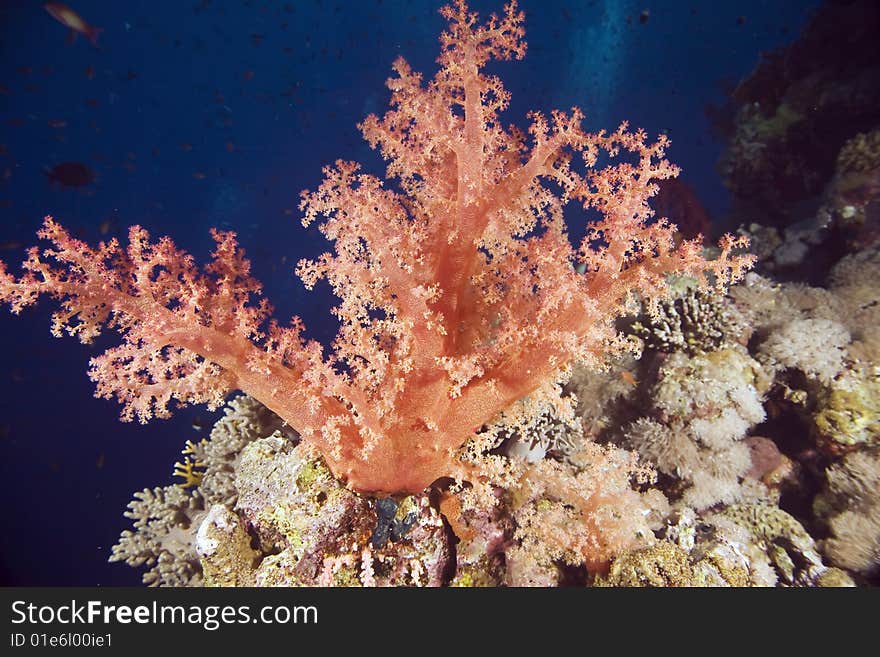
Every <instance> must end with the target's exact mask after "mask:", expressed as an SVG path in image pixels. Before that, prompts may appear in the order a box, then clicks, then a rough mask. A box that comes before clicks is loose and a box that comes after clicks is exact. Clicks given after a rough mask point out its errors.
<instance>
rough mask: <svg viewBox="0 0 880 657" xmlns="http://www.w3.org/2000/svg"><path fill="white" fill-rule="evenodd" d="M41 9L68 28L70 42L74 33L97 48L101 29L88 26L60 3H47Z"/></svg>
mask: <svg viewBox="0 0 880 657" xmlns="http://www.w3.org/2000/svg"><path fill="white" fill-rule="evenodd" d="M43 9H45V10H46V11H48V12H49V14H50V15H51V16H52V18H54V19H55V20H56V21H58V22H59V23H61V24H62V25H64V26H65V27H69V28H70V37H71V41H72V40H73V39H75V38H76V33H77V32H79V33H80V34H83V35H85V37H86V38H87V39H88V40H89V41H91V42H92V45H93V46H95V48H97V47H98V35H99V34H100V33H101V32H103V31H104V30H103V28H100V27H93V26H91V25H89V24H88V23H86V22H85V21H84V20H83V19H82V18H80V16H79V14H77V13H76V12H75V11H74V10H73V9H71V8H70V7H68V6H67V5H65V4H63V3H61V2H47V3H46V4H44V5H43Z"/></svg>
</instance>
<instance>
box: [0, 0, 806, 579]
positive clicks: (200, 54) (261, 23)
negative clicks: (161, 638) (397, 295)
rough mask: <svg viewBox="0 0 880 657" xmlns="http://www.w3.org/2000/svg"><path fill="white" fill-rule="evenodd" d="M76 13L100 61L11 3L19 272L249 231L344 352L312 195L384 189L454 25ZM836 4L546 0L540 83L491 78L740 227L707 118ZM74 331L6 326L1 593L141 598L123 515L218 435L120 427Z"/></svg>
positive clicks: (0, 238) (187, 414) (7, 29)
mask: <svg viewBox="0 0 880 657" xmlns="http://www.w3.org/2000/svg"><path fill="white" fill-rule="evenodd" d="M68 4H69V5H70V6H71V7H72V8H73V9H74V10H75V11H77V12H78V13H79V15H80V16H82V18H83V19H84V20H86V21H87V22H89V23H91V24H93V25H96V26H100V27H102V28H104V32H103V33H102V34H101V35H100V37H99V44H100V48H99V49H96V48H94V47H92V46H91V45H90V44H89V43H88V41H87V40H85V39H84V38H82V37H79V38H78V39H76V41H75V42H73V43H68V40H67V37H68V34H67V30H66V29H65V28H64V27H63V26H62V25H61V24H59V23H58V22H57V21H56V20H54V19H53V18H52V17H51V16H50V15H49V14H48V12H46V11H45V10H44V9H43V7H42V3H41V2H30V1H23V0H18V1H16V0H3V1H2V2H0V7H2V9H0V144H2V148H0V174H2V175H0V248H2V251H0V257H2V259H3V260H5V261H6V262H7V264H9V265H10V267H11V268H12V269H13V271H18V268H17V265H18V263H19V262H20V261H21V259H22V257H23V250H24V247H25V246H28V245H30V244H33V243H34V237H33V234H34V232H35V231H36V230H37V228H38V227H39V225H40V223H41V220H42V217H43V216H44V215H46V214H53V215H54V216H56V217H57V218H58V220H59V221H61V222H62V223H63V224H64V225H65V226H67V227H68V228H70V229H71V230H72V231H74V233H75V234H77V235H79V236H81V237H83V238H84V239H87V240H88V241H90V242H92V243H95V242H97V241H98V240H99V239H102V238H103V239H106V238H107V237H109V236H112V235H120V236H123V235H124V234H125V229H126V227H127V226H128V225H130V224H134V223H137V224H141V225H143V226H144V227H146V228H147V229H148V230H149V231H150V232H151V233H152V234H153V235H154V236H159V235H165V234H169V235H171V236H173V238H174V239H175V241H176V243H177V244H178V245H179V246H180V247H181V248H184V249H186V250H188V251H190V252H192V253H194V254H196V256H197V257H199V258H200V259H203V258H204V257H205V256H206V255H207V253H208V251H209V249H210V247H211V241H210V238H209V236H208V228H209V227H211V226H220V227H223V228H230V229H234V230H235V231H237V232H238V234H239V237H240V241H241V243H242V245H243V246H244V247H245V249H246V250H247V252H248V254H249V255H250V257H251V258H252V259H253V262H254V270H255V273H256V275H257V277H258V278H259V279H261V280H262V281H263V282H264V283H265V285H266V290H267V292H268V295H269V298H270V299H271V300H272V302H273V303H274V304H275V306H276V308H277V309H278V310H277V316H278V317H279V318H280V319H282V320H286V319H287V318H288V317H289V316H290V315H291V314H293V313H298V314H300V315H301V316H302V317H303V318H304V319H305V321H306V324H307V326H308V327H309V330H310V335H312V336H316V337H319V338H321V339H326V338H327V337H328V335H330V334H332V331H333V326H332V324H331V323H330V322H328V321H327V308H328V304H329V299H328V298H327V296H326V291H324V293H322V292H321V291H319V292H318V293H307V292H306V291H305V290H304V289H303V287H302V285H301V283H300V282H299V281H298V280H297V279H296V278H295V277H293V275H292V268H293V266H294V265H295V263H296V262H297V260H298V259H299V258H301V257H304V256H315V255H317V254H318V253H320V252H321V251H322V250H324V249H326V246H327V245H326V243H325V242H323V240H322V239H321V238H320V236H319V235H318V233H317V231H316V230H315V229H314V228H311V229H309V230H305V229H303V228H302V227H301V226H300V225H299V213H298V211H297V209H296V207H297V202H298V195H299V192H300V190H302V189H305V188H310V189H313V188H314V187H315V186H317V184H318V183H319V181H320V178H321V167H322V166H324V165H326V164H329V163H331V162H333V161H334V160H335V159H337V158H344V159H354V160H358V161H361V162H362V163H364V164H365V166H366V168H367V170H369V171H373V172H376V173H379V172H381V171H382V167H381V161H380V160H379V158H378V157H377V155H376V154H375V153H374V152H372V151H370V150H369V148H368V147H367V145H366V144H365V142H363V140H362V139H361V138H360V135H359V133H358V131H357V129H356V127H355V124H356V123H357V122H358V121H360V120H361V119H363V117H364V116H365V115H366V114H368V113H370V112H381V111H383V109H384V107H385V104H386V101H387V97H388V94H387V90H386V89H385V87H384V81H385V79H386V78H387V77H388V76H389V73H390V65H391V62H392V61H393V60H394V58H395V57H396V56H398V55H403V56H405V57H406V59H407V60H408V61H409V62H410V64H411V65H412V66H413V67H414V68H415V69H416V70H421V71H423V72H425V73H426V74H427V77H429V76H430V75H432V74H433V72H434V69H435V65H434V59H435V57H436V56H437V53H438V46H437V36H438V35H439V33H440V31H441V30H442V29H443V27H444V21H443V20H442V18H441V17H440V16H439V15H438V13H437V8H438V7H439V4H440V3H435V2H428V1H415V0H413V1H409V2H407V1H404V0H384V1H381V2H376V1H375V0H374V1H367V0H364V1H362V2H333V1H329V0H328V1H324V2H320V1H319V2H301V1H296V0H289V1H288V2H284V1H279V2H266V1H260V0H253V1H242V0H227V1H225V2H224V1H221V0H215V1H213V2H198V0H187V1H178V0H164V1H155V0H153V1H131V2H110V1H109V0H104V1H102V0H71V2H70V3H68ZM815 4H816V3H815V2H797V1H794V0H785V1H782V0H780V1H770V2H766V1H761V2H758V1H757V0H749V1H748V2H737V3H726V2H715V1H713V0H700V1H694V2H649V1H643V2H634V1H632V0H596V1H593V2H550V1H548V0H524V1H523V2H522V3H521V7H522V8H523V9H524V10H525V11H526V16H527V17H526V38H527V41H528V44H529V48H528V53H527V56H526V59H525V60H524V61H521V62H513V63H503V64H498V65H494V66H493V67H492V71H493V72H495V73H497V74H498V75H500V76H501V77H502V79H503V80H504V83H505V85H506V87H507V88H508V89H509V90H510V91H511V92H513V102H512V106H511V109H510V111H509V112H508V114H507V122H515V123H517V124H519V125H520V126H522V127H525V120H524V115H525V113H526V112H527V111H528V110H529V109H542V110H545V111H548V110H550V109H552V108H554V107H558V108H562V109H568V108H570V107H571V106H573V105H578V106H580V107H582V108H583V109H584V110H585V112H586V113H587V116H588V120H587V124H588V127H589V128H590V129H598V128H599V127H608V128H614V127H616V125H617V124H618V123H619V121H620V120H622V119H628V120H630V122H631V123H632V125H634V126H641V127H644V128H645V129H646V130H648V132H649V133H651V134H656V133H658V132H660V131H667V132H668V134H669V135H670V137H671V138H672V149H671V151H670V153H669V156H670V159H672V160H673V161H674V162H676V163H677V164H679V165H681V166H682V167H683V178H684V179H685V180H687V181H689V182H690V183H691V184H692V185H693V186H694V187H695V188H696V189H697V191H698V192H699V194H700V196H701V198H702V200H703V202H704V203H705V204H706V206H707V207H708V208H709V209H710V211H711V212H712V214H713V216H714V217H716V219H717V220H719V221H720V220H721V219H722V218H723V215H724V212H725V211H726V208H727V198H726V195H725V193H724V190H723V187H722V185H721V181H720V179H719V178H718V176H717V174H716V173H715V171H714V165H715V162H716V160H717V158H718V156H719V154H720V152H721V147H722V144H721V143H720V142H719V141H718V140H717V139H716V138H715V137H713V135H712V133H711V131H710V128H709V123H708V120H707V119H706V118H705V116H704V107H705V105H706V104H707V103H709V102H714V103H720V102H721V101H722V100H723V97H722V94H721V92H720V89H721V88H722V86H723V83H724V81H725V80H726V81H735V80H737V79H739V78H741V77H743V76H744V75H746V74H748V73H749V72H750V71H751V70H752V69H753V68H754V66H755V65H756V63H757V61H758V56H759V53H760V52H761V51H763V50H768V49H770V48H773V47H776V46H778V45H781V44H785V43H787V42H789V41H790V40H791V39H793V38H794V36H795V35H796V33H797V32H798V31H799V30H800V28H801V27H802V26H803V25H804V23H805V22H806V19H807V18H808V16H809V13H810V11H811V10H812V8H813V7H814V6H815ZM500 5H501V3H500V0H499V1H498V2H494V1H493V2H489V1H483V0H481V1H479V2H473V3H472V8H473V9H475V10H478V11H480V12H481V13H483V14H485V13H486V12H487V11H500V9H501V7H500ZM643 10H648V11H649V16H648V20H647V22H645V23H641V22H640V21H639V13H640V12H641V11H643ZM87 71H91V72H93V75H92V76H90V75H87ZM90 77H91V79H90ZM50 122H51V123H53V124H54V125H56V126H57V125H60V124H59V122H64V123H65V127H52V125H50ZM64 161H79V162H82V163H84V164H86V165H88V166H89V167H91V168H93V169H94V171H95V172H96V174H97V175H98V179H97V181H96V182H95V183H94V184H93V185H90V186H89V187H88V188H85V189H58V188H53V187H51V186H50V185H49V182H48V180H47V178H46V177H45V175H44V170H45V169H46V168H50V167H52V166H54V165H55V164H58V163H60V162H64ZM576 214H577V213H576V212H573V214H572V217H574V218H575V219H576ZM575 230H579V229H575ZM51 310H52V304H51V302H48V301H47V302H44V303H41V304H40V305H39V307H38V308H36V309H31V310H28V311H26V312H24V313H23V314H22V316H21V317H18V318H14V317H12V316H10V315H9V314H8V313H7V312H5V310H4V311H3V312H0V335H2V339H3V348H2V350H0V381H2V386H3V388H2V393H0V409H2V412H0V454H2V456H0V501H2V509H3V513H2V525H0V527H2V529H0V583H3V584H19V585H22V584H27V585H58V584H63V585H73V584H76V585H114V584H132V583H137V582H139V580H140V574H139V573H137V572H135V571H134V570H132V569H130V568H128V567H126V566H124V565H119V564H107V563H106V559H107V556H108V554H109V550H110V546H111V545H112V544H113V543H114V542H115V540H116V537H117V536H118V534H119V532H120V530H122V529H123V528H126V527H128V526H129V521H128V520H127V519H125V518H124V517H123V516H122V512H123V510H124V509H125V506H126V504H127V503H128V501H129V499H130V498H131V493H132V492H133V491H135V490H139V489H141V488H143V487H145V486H155V485H163V484H167V483H170V482H171V481H172V478H171V476H170V473H171V466H172V464H173V462H174V461H175V460H176V459H177V458H178V456H179V451H180V449H181V447H182V446H183V443H184V441H185V440H187V439H192V440H197V439H198V438H200V437H202V436H203V435H205V434H204V432H198V431H196V430H194V429H193V427H192V424H193V418H195V417H196V416H200V417H201V418H202V419H203V420H206V421H207V420H210V419H212V417H213V416H211V414H208V413H206V412H205V411H204V409H189V410H186V411H181V412H179V413H178V414H177V415H176V416H175V417H174V418H173V419H172V420H166V421H154V422H153V423H151V424H149V425H146V426H140V425H137V424H123V423H120V422H118V421H117V419H116V418H117V415H118V410H119V409H118V406H117V405H116V404H115V402H110V401H104V400H96V399H94V398H93V397H92V392H93V387H92V384H91V382H89V381H88V379H87V377H86V374H85V370H86V366H87V361H88V359H89V357H90V356H92V355H94V354H96V353H98V349H97V346H96V347H83V346H81V345H79V344H78V343H77V342H75V341H73V340H71V339H64V340H54V339H52V338H51V336H50V335H49V319H48V318H49V314H50V312H51ZM103 344H105V345H109V344H113V341H112V339H109V338H108V339H106V340H105V342H104V343H103ZM98 346H100V345H98Z"/></svg>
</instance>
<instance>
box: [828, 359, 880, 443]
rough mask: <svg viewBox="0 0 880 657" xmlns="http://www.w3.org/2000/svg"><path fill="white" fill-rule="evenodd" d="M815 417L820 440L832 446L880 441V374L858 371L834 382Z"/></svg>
mask: <svg viewBox="0 0 880 657" xmlns="http://www.w3.org/2000/svg"><path fill="white" fill-rule="evenodd" d="M813 421H814V424H815V428H816V431H817V432H818V434H819V438H820V440H821V441H823V442H825V443H826V444H828V445H829V446H830V447H832V448H840V449H843V450H849V449H852V448H854V447H858V446H862V445H869V446H872V445H877V444H880V377H878V376H877V374H876V373H874V374H856V375H854V376H851V377H847V379H846V380H844V381H842V382H839V383H838V384H836V385H833V386H832V387H831V389H830V390H829V391H828V392H827V393H826V394H825V395H824V397H823V398H822V400H821V401H820V403H819V407H818V409H817V410H816V412H815V414H814V416H813Z"/></svg>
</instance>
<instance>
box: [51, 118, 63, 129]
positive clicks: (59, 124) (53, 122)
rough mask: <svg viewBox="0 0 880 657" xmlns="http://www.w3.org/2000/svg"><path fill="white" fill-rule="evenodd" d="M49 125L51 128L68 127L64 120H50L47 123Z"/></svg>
mask: <svg viewBox="0 0 880 657" xmlns="http://www.w3.org/2000/svg"><path fill="white" fill-rule="evenodd" d="M47 123H48V124H49V127H50V128H66V127H67V121H65V120H64V119H49V120H48V121H47Z"/></svg>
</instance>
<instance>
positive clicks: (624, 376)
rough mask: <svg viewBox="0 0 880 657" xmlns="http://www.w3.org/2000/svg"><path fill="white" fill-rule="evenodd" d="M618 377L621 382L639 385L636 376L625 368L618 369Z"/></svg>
mask: <svg viewBox="0 0 880 657" xmlns="http://www.w3.org/2000/svg"><path fill="white" fill-rule="evenodd" d="M620 379H621V380H622V381H623V382H625V383H628V384H630V385H631V386H632V387H633V388H635V387H637V386H638V385H639V382H638V381H637V380H636V377H634V376H633V375H632V374H631V373H630V372H627V371H626V370H620Z"/></svg>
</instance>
